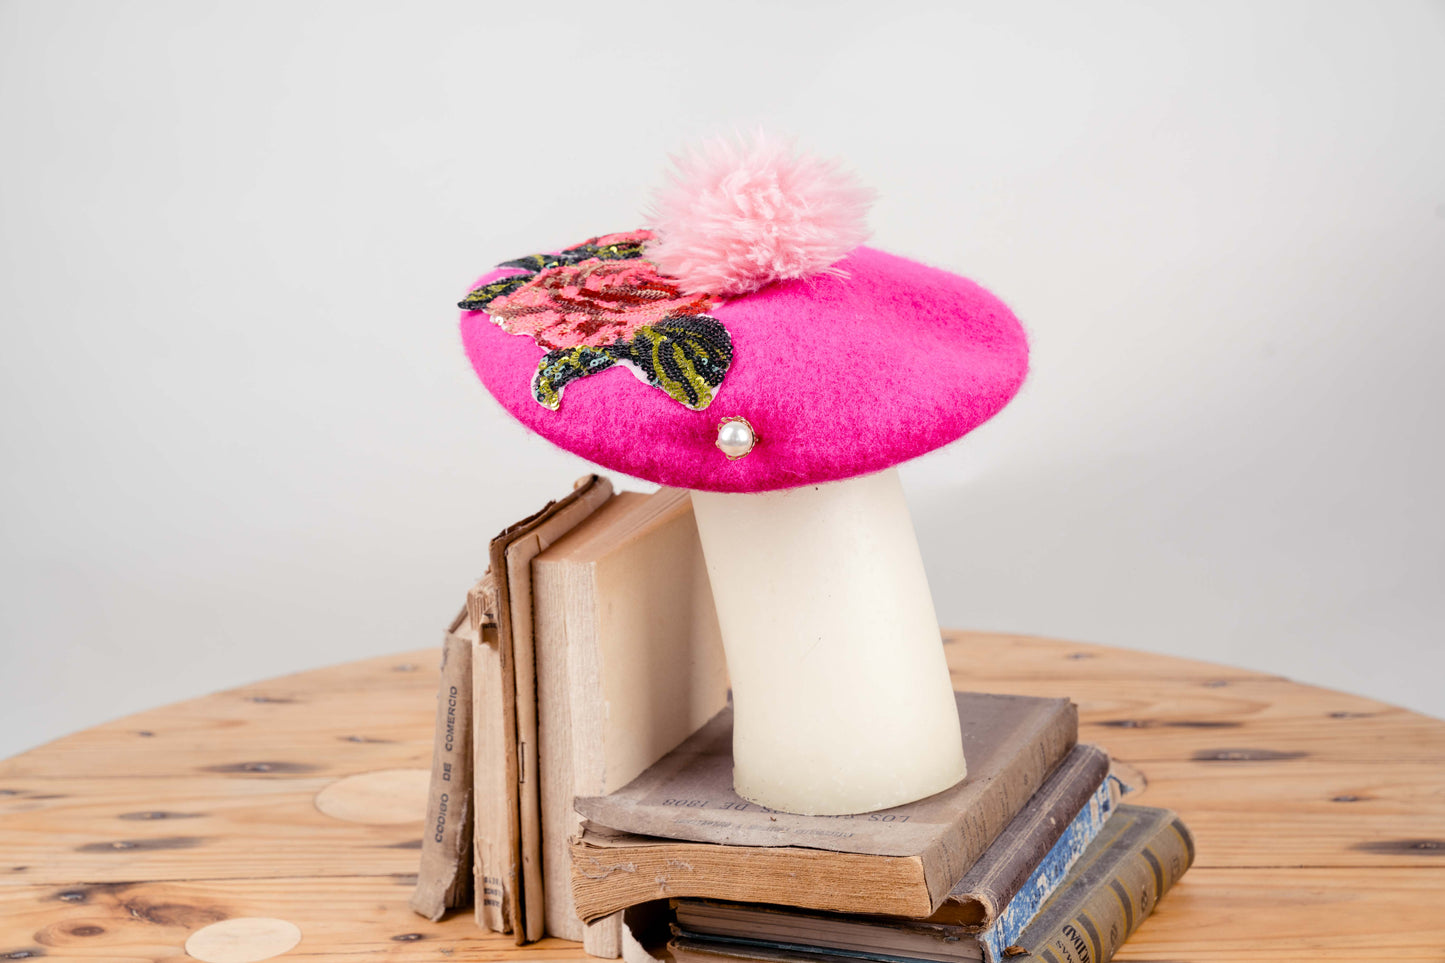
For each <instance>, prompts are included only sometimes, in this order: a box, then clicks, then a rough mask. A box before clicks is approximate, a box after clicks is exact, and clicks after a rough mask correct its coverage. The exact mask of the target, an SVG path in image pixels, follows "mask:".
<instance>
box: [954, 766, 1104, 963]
mask: <svg viewBox="0 0 1445 963" xmlns="http://www.w3.org/2000/svg"><path fill="white" fill-rule="evenodd" d="M1111 783H1112V779H1111V778H1110V777H1105V779H1104V781H1103V782H1102V783H1100V784H1099V788H1098V789H1097V790H1095V791H1094V795H1092V796H1090V797H1089V801H1088V802H1087V803H1085V804H1084V807H1083V808H1082V809H1080V810H1079V814H1078V815H1077V816H1075V817H1074V818H1073V820H1072V821H1071V822H1070V823H1069V826H1068V828H1067V829H1065V830H1064V834H1063V835H1062V836H1060V837H1059V841H1058V842H1056V843H1054V845H1053V848H1052V849H1050V850H1049V851H1048V853H1046V854H1045V855H1044V858H1043V859H1042V860H1040V861H1039V865H1038V866H1037V867H1035V868H1034V871H1033V873H1032V874H1031V875H1030V876H1029V878H1028V879H1027V880H1026V881H1025V882H1024V885H1023V886H1022V887H1020V888H1019V891H1018V892H1017V893H1015V894H1014V898H1013V899H1011V900H1009V902H1008V905H1007V906H1005V907H1004V908H1003V912H1001V913H999V914H998V919H996V920H994V921H993V923H992V924H991V925H990V926H989V927H988V928H987V929H985V930H984V931H983V932H981V933H979V934H978V937H977V939H978V942H979V944H980V945H982V947H983V955H984V959H985V960H987V961H988V963H999V961H1001V960H1004V959H1005V957H1004V949H1005V948H1006V947H1009V946H1012V945H1013V944H1014V943H1016V942H1017V941H1018V938H1019V934H1020V933H1022V932H1023V931H1024V927H1025V926H1027V925H1028V924H1029V921H1030V920H1032V919H1033V918H1034V914H1036V913H1037V912H1038V911H1039V907H1041V906H1043V905H1044V901H1045V900H1047V899H1048V898H1049V897H1050V896H1051V895H1053V892H1054V890H1056V889H1058V887H1059V884H1060V883H1062V882H1063V881H1064V877H1065V876H1066V875H1067V874H1068V872H1069V868H1070V867H1072V866H1073V865H1074V862H1075V861H1076V860H1077V859H1078V858H1079V856H1080V855H1082V854H1083V852H1084V850H1085V849H1087V848H1088V846H1089V844H1090V843H1091V842H1093V841H1094V837H1095V836H1098V835H1099V830H1100V829H1102V828H1103V827H1104V820H1106V819H1108V818H1109V815H1110V813H1112V812H1113V811H1114V807H1115V805H1116V804H1117V803H1116V800H1115V797H1114V792H1113V786H1112V785H1111Z"/></svg>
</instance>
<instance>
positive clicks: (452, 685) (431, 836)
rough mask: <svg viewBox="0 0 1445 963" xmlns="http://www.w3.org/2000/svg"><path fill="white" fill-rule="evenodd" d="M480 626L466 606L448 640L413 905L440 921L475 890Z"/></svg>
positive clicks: (444, 639) (418, 910) (464, 901)
mask: <svg viewBox="0 0 1445 963" xmlns="http://www.w3.org/2000/svg"><path fill="white" fill-rule="evenodd" d="M475 638H476V629H475V627H474V626H473V625H472V623H471V619H470V616H469V613H468V612H467V610H466V609H465V608H463V609H462V611H461V612H460V613H459V614H458V615H457V617H456V618H455V619H453V620H452V622H451V625H450V626H448V628H447V633H446V636H445V637H444V638H443V640H442V664H441V687H440V688H439V690H438V691H437V713H436V737H435V740H434V742H433V746H432V765H431V783H430V787H429V790H428V793H427V812H426V823H425V824H424V825H425V827H426V829H425V831H424V832H423V834H422V841H421V842H422V846H421V868H420V869H419V871H418V872H417V884H416V889H415V890H414V891H413V892H412V897H411V908H412V909H413V910H415V911H416V912H418V913H420V914H421V915H423V916H425V917H426V918H427V919H429V920H432V921H436V920H439V919H441V918H442V915H443V914H444V913H445V912H446V911H447V910H448V909H451V908H453V907H456V906H462V905H465V903H466V901H467V899H468V897H469V896H470V895H471V889H472V739H471V731H472V729H471V712H472V646H473V644H474V642H475Z"/></svg>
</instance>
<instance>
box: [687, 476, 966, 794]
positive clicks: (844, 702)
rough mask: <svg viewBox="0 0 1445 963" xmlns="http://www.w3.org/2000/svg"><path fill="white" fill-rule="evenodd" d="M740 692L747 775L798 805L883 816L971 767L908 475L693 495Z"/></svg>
mask: <svg viewBox="0 0 1445 963" xmlns="http://www.w3.org/2000/svg"><path fill="white" fill-rule="evenodd" d="M692 503H693V511H694V514H695V516H696V518H697V526H698V532H699V534H700V535H701V537H702V548H703V555H704V556H705V557H706V560H707V570H708V578H709V579H710V581H711V582H712V591H713V598H714V600H715V601H716V603H717V613H718V621H719V624H720V626H721V628H722V636H723V648H724V650H725V652H726V654H727V663H728V673H729V675H730V676H731V679H732V687H733V712H734V723H733V785H734V788H735V790H736V791H737V793H738V795H740V796H742V797H743V798H744V799H747V800H750V801H752V802H755V803H758V804H760V805H762V806H766V807H768V808H770V809H778V810H782V811H785V812H793V813H804V814H809V815H838V814H843V813H863V812H872V811H874V810H878V809H886V808H888V807H890V806H897V805H900V804H902V803H906V802H912V801H913V800H915V799H922V798H923V797H924V796H930V795H932V794H934V793H936V792H941V791H943V790H944V789H947V788H949V787H950V786H952V785H954V784H955V783H957V782H958V781H959V780H960V779H962V778H963V777H964V773H965V766H964V759H963V740H962V735H961V733H960V731H959V724H958V710H957V707H956V704H955V702H954V697H953V687H952V685H951V683H950V680H949V676H948V664H947V662H946V660H945V658H944V654H943V642H942V639H941V638H940V636H939V630H938V616H937V615H936V614H935V612H934V609H933V597H932V595H931V594H930V593H929V591H928V580H927V577H926V576H925V574H924V570H923V559H922V557H921V556H920V554H919V551H918V539H917V536H916V535H915V534H914V531H913V521H912V519H911V518H910V517H909V514H908V505H907V503H906V502H905V501H904V498H903V488H902V485H901V484H900V483H899V480H898V472H897V470H895V469H889V470H887V471H884V472H880V473H878V474H874V475H864V476H861V477H856V478H850V479H847V480H845V481H836V482H828V483H826V484H821V485H808V486H804V487H801V488H789V489H783V490H781V491H770V492H758V493H747V494H731V493H718V492H703V491H695V492H693V493H692Z"/></svg>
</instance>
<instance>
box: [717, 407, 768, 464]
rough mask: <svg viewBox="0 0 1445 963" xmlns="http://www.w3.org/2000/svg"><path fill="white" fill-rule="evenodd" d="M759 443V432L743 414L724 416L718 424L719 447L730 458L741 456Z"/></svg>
mask: <svg viewBox="0 0 1445 963" xmlns="http://www.w3.org/2000/svg"><path fill="white" fill-rule="evenodd" d="M757 443H758V435H757V432H755V431H753V426H752V425H750V424H748V420H747V419H746V418H743V417H741V416H735V417H732V418H724V419H723V420H722V423H721V424H719V425H718V426H717V446H718V449H719V450H720V451H721V452H722V453H723V454H724V455H727V456H728V458H729V459H736V458H741V457H743V456H744V455H746V454H747V453H748V452H750V451H752V450H753V446H754V445H756V444H757Z"/></svg>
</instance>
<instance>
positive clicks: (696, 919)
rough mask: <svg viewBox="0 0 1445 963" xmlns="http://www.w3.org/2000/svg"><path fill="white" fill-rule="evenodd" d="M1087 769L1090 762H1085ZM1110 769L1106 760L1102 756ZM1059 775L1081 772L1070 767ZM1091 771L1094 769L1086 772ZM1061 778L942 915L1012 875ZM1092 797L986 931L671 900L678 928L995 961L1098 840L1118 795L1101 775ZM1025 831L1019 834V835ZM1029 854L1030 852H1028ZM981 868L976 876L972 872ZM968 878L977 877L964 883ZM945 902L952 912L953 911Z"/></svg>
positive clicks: (936, 919) (945, 961)
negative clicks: (1027, 832)
mask: <svg viewBox="0 0 1445 963" xmlns="http://www.w3.org/2000/svg"><path fill="white" fill-rule="evenodd" d="M1079 755H1084V756H1092V755H1098V756H1101V757H1102V756H1104V753H1103V752H1102V751H1101V750H1099V749H1097V748H1095V747H1093V746H1076V747H1075V748H1074V751H1073V753H1071V754H1070V759H1074V758H1076V757H1078V756H1079ZM1089 761H1090V762H1092V761H1094V760H1089ZM1105 765H1107V757H1105ZM1060 768H1061V769H1063V768H1071V769H1075V772H1078V771H1079V769H1077V768H1076V767H1071V766H1069V765H1068V760H1066V761H1065V763H1064V765H1061V766H1060ZM1091 768H1092V767H1091ZM1060 775H1064V774H1061V773H1058V772H1056V773H1055V775H1054V776H1051V777H1050V780H1049V783H1045V784H1044V788H1042V789H1040V790H1039V791H1038V792H1037V793H1035V794H1034V799H1031V800H1030V801H1029V805H1028V806H1027V807H1025V808H1024V811H1023V812H1021V813H1019V815H1018V817H1017V818H1015V819H1014V821H1013V822H1012V823H1010V824H1009V829H1007V830H1005V831H1004V835H1002V836H1000V837H999V839H997V840H996V841H995V842H994V845H992V846H990V847H989V850H988V852H986V853H984V855H983V856H982V857H981V858H980V859H979V866H977V867H975V870H970V872H969V874H968V876H966V877H965V879H964V880H963V881H960V883H959V885H958V886H956V887H954V891H953V893H952V894H950V897H949V900H950V902H949V903H945V904H944V910H948V909H951V908H952V909H955V910H956V909H958V908H960V906H959V904H960V903H962V904H963V905H969V904H971V903H973V902H975V901H977V899H978V893H977V891H978V889H980V887H979V886H978V883H977V881H978V880H979V879H987V878H990V877H992V878H995V879H998V878H1003V877H1006V876H1009V875H1011V874H1012V873H1013V871H1014V870H1013V868H1012V867H1013V865H1014V864H1015V863H1016V859H1017V854H1018V847H1017V845H1016V844H1017V840H1018V838H1019V836H1020V833H1014V834H1013V836H1014V838H1012V839H1008V838H1005V837H1008V836H1009V835H1010V833H1011V832H1012V831H1013V830H1014V827H1016V826H1019V824H1020V823H1023V824H1025V825H1026V827H1027V826H1032V828H1033V829H1034V830H1035V831H1037V830H1038V829H1040V828H1041V821H1040V819H1039V818H1038V817H1039V816H1040V814H1041V812H1042V811H1043V810H1045V809H1047V808H1049V807H1048V805H1047V804H1046V803H1045V804H1041V805H1038V806H1035V802H1036V801H1039V799H1038V797H1039V796H1042V795H1044V794H1045V793H1047V792H1048V791H1049V790H1050V788H1051V786H1050V783H1052V782H1054V781H1055V778H1056V777H1058V776H1060ZM1093 775H1095V776H1096V777H1097V778H1095V779H1094V787H1093V791H1092V793H1091V794H1090V795H1089V796H1088V797H1087V798H1086V799H1085V800H1084V802H1083V804H1082V805H1080V806H1079V807H1078V808H1077V809H1076V810H1075V811H1074V812H1072V813H1069V814H1068V815H1065V816H1064V817H1063V820H1062V825H1061V826H1060V827H1058V829H1059V830H1061V831H1054V832H1050V833H1049V834H1048V835H1050V836H1053V837H1054V842H1053V843H1052V845H1049V846H1047V848H1046V850H1045V851H1044V852H1043V853H1041V854H1037V858H1036V859H1034V860H1033V862H1032V864H1031V867H1032V868H1031V870H1029V869H1027V868H1026V869H1025V870H1024V872H1025V874H1026V878H1025V879H1024V880H1023V881H1022V882H1019V883H1017V884H1015V886H1014V887H1013V894H1012V898H1010V899H1008V900H1006V901H1005V902H1004V905H1003V907H1002V910H1001V911H1000V912H995V913H993V914H992V916H991V918H990V919H989V920H988V923H987V925H985V926H978V925H965V924H961V923H958V922H953V921H948V918H949V917H951V916H957V915H959V914H957V913H956V912H955V913H946V912H944V910H940V912H938V913H935V914H934V915H933V916H931V917H929V918H928V919H927V920H907V919H892V918H879V917H869V916H838V915H836V914H832V913H815V912H810V911H807V910H798V909H789V908H785V907H778V906H767V905H762V904H755V903H723V902H718V901H716V900H692V899H681V900H674V901H673V909H674V912H675V914H676V922H677V925H678V926H679V927H680V928H681V929H682V930H683V931H684V932H686V933H687V934H688V935H692V936H706V937H718V938H739V939H767V940H772V941H778V942H782V943H789V944H802V945H808V946H814V947H819V948H830V949H843V950H850V951H861V950H865V949H866V950H867V951H869V952H876V953H883V954H893V955H901V956H912V957H917V958H919V959H927V960H935V961H939V963H952V961H955V960H976V959H989V960H996V959H997V958H998V954H999V953H1000V952H1001V951H1002V948H1003V947H1006V946H1009V945H1012V944H1013V942H1014V941H1015V940H1016V939H1017V938H1018V936H1019V934H1020V933H1021V932H1022V931H1023V929H1024V926H1025V925H1026V924H1027V923H1028V922H1029V921H1030V920H1031V919H1032V918H1033V916H1034V914H1035V913H1037V912H1038V909H1039V907H1040V906H1041V905H1043V902H1044V901H1045V900H1046V899H1047V898H1048V896H1049V895H1050V894H1052V893H1053V892H1054V890H1055V889H1056V888H1057V887H1058V885H1059V884H1060V883H1061V882H1062V881H1063V879H1064V877H1065V876H1066V875H1067V873H1068V871H1069V868H1070V867H1071V866H1072V864H1073V863H1074V862H1075V861H1076V860H1077V859H1078V858H1079V857H1080V855H1082V853H1083V852H1084V850H1085V848H1087V846H1088V843H1089V842H1090V841H1092V840H1093V839H1094V838H1095V837H1097V836H1098V834H1099V832H1100V830H1101V829H1102V828H1103V825H1104V823H1105V821H1106V820H1107V819H1108V818H1109V815H1110V814H1111V813H1112V812H1113V810H1114V807H1115V805H1116V801H1117V796H1116V790H1115V789H1114V785H1115V784H1114V783H1113V782H1111V781H1110V780H1109V778H1108V775H1107V773H1106V772H1102V771H1098V772H1095V773H1093ZM1023 828H1025V827H1021V829H1023ZM1029 848H1030V849H1033V847H1029ZM979 869H981V870H982V871H981V872H976V870H979ZM969 876H973V877H975V878H974V880H969V878H968V877H969ZM950 903H952V904H953V906H952V907H951V906H950Z"/></svg>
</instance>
